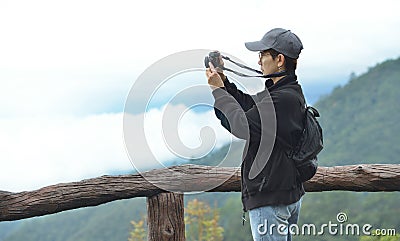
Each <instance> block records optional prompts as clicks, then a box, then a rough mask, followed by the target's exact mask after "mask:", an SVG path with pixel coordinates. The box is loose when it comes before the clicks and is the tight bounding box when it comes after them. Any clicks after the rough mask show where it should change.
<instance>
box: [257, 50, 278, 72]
mask: <svg viewBox="0 0 400 241" xmlns="http://www.w3.org/2000/svg"><path fill="white" fill-rule="evenodd" d="M258 64H259V65H260V66H261V71H262V72H263V74H264V75H267V74H272V73H276V72H278V71H279V65H278V64H279V56H277V57H276V58H275V59H273V58H272V56H271V54H270V53H269V52H268V51H263V52H260V53H259V60H258Z"/></svg>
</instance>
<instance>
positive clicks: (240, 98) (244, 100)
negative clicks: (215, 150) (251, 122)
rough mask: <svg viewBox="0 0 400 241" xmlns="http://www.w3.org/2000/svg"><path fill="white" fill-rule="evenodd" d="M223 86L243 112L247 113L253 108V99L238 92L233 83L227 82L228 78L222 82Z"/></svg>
mask: <svg viewBox="0 0 400 241" xmlns="http://www.w3.org/2000/svg"><path fill="white" fill-rule="evenodd" d="M224 86H225V90H226V91H227V92H228V93H229V94H231V95H232V97H233V98H235V100H236V101H237V102H238V103H239V105H240V106H241V107H242V109H243V110H244V111H247V110H249V109H250V108H252V107H253V106H254V104H255V102H254V100H253V97H252V96H251V95H249V94H246V93H243V91H241V90H238V88H237V87H236V85H235V84H234V83H231V82H229V79H228V77H226V79H225V80H224Z"/></svg>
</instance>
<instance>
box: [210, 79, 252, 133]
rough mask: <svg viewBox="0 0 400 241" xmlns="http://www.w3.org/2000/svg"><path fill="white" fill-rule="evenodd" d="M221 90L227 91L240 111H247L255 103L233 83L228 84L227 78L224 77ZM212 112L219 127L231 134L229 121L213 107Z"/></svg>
mask: <svg viewBox="0 0 400 241" xmlns="http://www.w3.org/2000/svg"><path fill="white" fill-rule="evenodd" d="M222 89H223V90H225V91H227V92H228V93H229V94H230V95H231V96H232V97H233V98H234V99H235V101H236V102H237V103H238V104H239V105H240V107H241V108H242V110H244V111H248V110H250V109H251V108H253V107H254V105H255V102H254V100H253V97H252V96H251V95H249V94H246V93H243V91H241V90H239V89H238V88H237V87H236V85H235V84H234V83H231V82H229V79H228V77H226V79H225V80H224V87H223V88H222ZM214 112H215V115H216V117H217V118H218V119H219V120H220V121H221V125H222V126H223V127H224V128H225V129H227V130H228V131H229V132H231V128H230V125H229V121H228V119H227V118H226V116H225V115H224V114H223V113H222V112H221V110H219V109H218V108H215V107H214Z"/></svg>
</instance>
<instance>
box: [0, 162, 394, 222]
mask: <svg viewBox="0 0 400 241" xmlns="http://www.w3.org/2000/svg"><path fill="white" fill-rule="evenodd" d="M160 187H162V188H164V189H167V190H168V191H170V192H189V191H199V190H207V191H209V192H230V191H233V192H239V191H240V169H239V168H233V167H208V166H197V165H183V166H175V167H171V168H167V169H158V170H152V171H149V172H145V173H142V174H141V175H139V174H135V175H122V176H102V177H98V178H93V179H88V180H83V181H80V182H72V183H63V184H57V185H52V186H48V187H44V188H41V189H38V190H34V191H29V192H18V193H11V192H5V191H0V221H11V220H18V219H23V218H30V217H34V216H41V215H47V214H52V213H57V212H61V211H65V210H70V209H75V208H81V207H88V206H96V205H99V204H103V203H107V202H110V201H114V200H119V199H127V198H134V197H151V196H154V195H157V194H159V193H163V192H165V190H162V189H160ZM304 187H305V189H306V191H309V192H321V191H333V190H346V191H359V192H381V191H400V165H399V164H392V165H376V164H373V165H351V166H337V167H319V168H318V172H317V174H316V175H315V176H314V178H313V179H311V180H310V181H308V182H306V183H305V184H304Z"/></svg>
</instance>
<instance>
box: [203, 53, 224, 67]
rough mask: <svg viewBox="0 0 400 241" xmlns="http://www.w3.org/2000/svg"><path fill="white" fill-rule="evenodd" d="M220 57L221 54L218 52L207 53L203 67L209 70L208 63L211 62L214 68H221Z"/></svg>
mask: <svg viewBox="0 0 400 241" xmlns="http://www.w3.org/2000/svg"><path fill="white" fill-rule="evenodd" d="M220 56H221V53H220V52H218V51H212V52H210V53H208V56H206V57H205V58H204V65H205V66H206V68H210V65H209V62H211V63H212V64H213V65H214V67H215V68H217V67H222V65H221V64H220V59H219V58H220Z"/></svg>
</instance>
